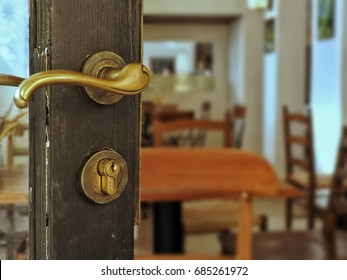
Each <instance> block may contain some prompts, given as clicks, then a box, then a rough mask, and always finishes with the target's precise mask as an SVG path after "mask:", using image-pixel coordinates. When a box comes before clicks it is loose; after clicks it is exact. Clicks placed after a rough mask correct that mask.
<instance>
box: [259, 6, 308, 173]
mask: <svg viewBox="0 0 347 280" xmlns="http://www.w3.org/2000/svg"><path fill="white" fill-rule="evenodd" d="M307 1H308V0H279V1H275V2H274V8H273V10H272V11H270V12H268V13H267V14H266V15H265V19H269V18H273V19H274V20H275V51H274V52H273V53H267V54H264V68H263V69H264V87H263V88H264V99H263V100H264V116H263V127H264V134H263V152H264V155H265V157H266V158H267V159H268V160H269V161H270V162H271V163H272V165H273V166H274V167H275V169H276V171H277V173H278V175H279V176H281V177H282V176H283V175H284V144H283V125H282V107H283V105H287V106H288V107H289V109H290V110H291V111H302V110H303V108H304V106H305V89H306V83H305V82H306V81H305V73H306V72H305V61H306V43H307V39H306V38H307V32H306V20H307V3H308V2H307Z"/></svg>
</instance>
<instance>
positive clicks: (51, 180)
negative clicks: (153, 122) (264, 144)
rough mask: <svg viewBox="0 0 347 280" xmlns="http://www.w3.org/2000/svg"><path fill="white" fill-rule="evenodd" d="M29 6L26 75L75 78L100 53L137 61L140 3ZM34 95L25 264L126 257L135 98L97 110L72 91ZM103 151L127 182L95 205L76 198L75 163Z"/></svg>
mask: <svg viewBox="0 0 347 280" xmlns="http://www.w3.org/2000/svg"><path fill="white" fill-rule="evenodd" d="M35 3H36V4H35V5H33V4H32V11H31V13H32V14H34V15H36V16H35V20H36V27H35V26H32V27H33V29H34V31H32V33H31V36H32V39H31V52H32V53H33V54H34V56H35V55H36V57H37V59H34V60H33V61H32V65H33V67H32V71H34V72H37V71H39V70H44V69H45V68H48V69H49V68H51V69H66V70H73V71H79V70H80V69H81V66H82V63H83V61H84V59H85V58H86V57H87V56H88V55H90V54H92V53H95V52H98V51H103V50H108V51H113V52H115V53H117V54H119V55H120V56H121V57H122V58H123V59H124V60H125V62H126V63H131V62H140V60H141V32H142V27H141V24H142V23H141V14H142V1H140V0H129V1H117V0H90V1H77V0H73V1H63V0H51V1H36V2H35ZM47 22H50V24H48V25H47V24H44V23H47ZM34 24H35V22H34ZM47 34H50V35H49V36H47ZM33 38H35V39H33ZM45 48H47V49H46V51H45ZM38 49H39V51H38ZM39 52H40V53H43V54H45V53H47V55H43V57H42V56H40V55H38V53H39ZM44 57H45V59H44ZM42 91H44V90H42ZM42 91H41V93H36V97H35V99H34V101H33V102H31V108H30V109H31V110H33V111H31V134H32V136H31V138H30V139H31V142H32V145H31V151H32V152H33V153H32V154H33V156H32V161H31V165H32V167H31V177H32V178H31V186H34V187H33V189H34V188H35V191H33V203H34V208H35V210H33V211H34V213H33V214H34V218H32V220H31V221H32V223H31V225H32V227H33V234H34V237H32V238H31V239H30V240H31V241H32V242H34V243H35V244H36V245H31V249H33V250H34V251H33V252H32V255H31V258H49V259H131V258H133V225H134V219H135V216H136V211H134V200H135V201H136V199H137V197H138V177H139V176H138V166H139V158H138V154H139V108H140V97H139V96H134V97H124V98H123V99H122V100H121V101H120V102H118V103H116V104H114V105H109V106H104V105H99V104H97V103H94V102H93V101H91V100H90V99H89V97H88V96H87V95H86V94H85V93H84V92H83V90H82V89H81V88H79V87H74V86H65V85H64V86H53V87H51V89H50V90H49V91H47V92H46V96H45V94H43V92H42ZM46 104H47V106H46ZM46 107H47V110H46ZM46 134H47V141H46ZM43 147H47V148H43ZM104 148H112V149H114V150H116V151H117V152H118V153H120V154H121V155H122V156H123V157H124V158H125V160H126V162H127V164H128V170H129V180H128V184H127V186H126V189H125V191H124V193H123V194H122V195H121V197H120V198H118V199H117V200H115V201H114V202H112V203H110V204H106V205H97V204H95V203H92V202H90V201H88V200H87V199H86V198H85V197H84V195H83V194H82V193H81V192H79V189H78V184H79V176H80V172H81V169H82V167H83V164H84V163H85V162H86V160H87V159H88V158H89V157H90V156H91V155H92V154H94V153H95V152H97V151H99V150H101V149H104ZM46 158H47V165H46ZM46 168H47V169H46ZM135 205H136V202H135ZM46 210H47V211H46ZM33 219H35V221H33ZM45 227H46V228H47V235H45V229H46V228H45Z"/></svg>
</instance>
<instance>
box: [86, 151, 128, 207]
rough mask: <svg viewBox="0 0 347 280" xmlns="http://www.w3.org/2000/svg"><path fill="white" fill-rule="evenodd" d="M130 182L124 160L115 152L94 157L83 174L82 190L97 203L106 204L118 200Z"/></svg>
mask: <svg viewBox="0 0 347 280" xmlns="http://www.w3.org/2000/svg"><path fill="white" fill-rule="evenodd" d="M127 182H128V168H127V164H126V162H125V160H124V158H123V157H122V156H121V155H120V154H118V153H117V152H115V151H113V150H103V151H100V152H97V153H96V154H94V155H92V156H91V157H90V158H89V160H88V161H87V162H86V164H85V165H84V167H83V170H82V173H81V189H82V191H83V193H84V194H85V195H86V196H87V197H88V198H89V199H90V200H91V201H94V202H95V203H98V204H105V203H109V202H111V201H113V200H115V199H116V198H118V197H119V196H120V195H121V194H122V192H123V191H124V188H125V186H126V184H127Z"/></svg>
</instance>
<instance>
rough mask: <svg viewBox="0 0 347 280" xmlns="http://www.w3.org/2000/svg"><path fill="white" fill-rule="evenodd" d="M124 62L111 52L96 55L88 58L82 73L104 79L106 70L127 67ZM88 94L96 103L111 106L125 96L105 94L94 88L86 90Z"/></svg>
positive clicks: (86, 88)
mask: <svg viewBox="0 0 347 280" xmlns="http://www.w3.org/2000/svg"><path fill="white" fill-rule="evenodd" d="M125 65H126V64H125V62H124V60H123V59H122V58H121V57H120V56H119V55H117V54H115V53H113V52H109V51H102V52H97V53H94V54H92V55H90V56H88V57H87V58H86V60H85V61H84V63H83V66H82V70H81V71H82V73H84V74H87V75H91V76H94V77H99V78H104V77H103V71H104V70H105V69H110V68H111V69H114V70H121V69H122V68H123V67H124V66H125ZM84 89H85V91H86V92H87V94H88V95H89V97H90V98H91V99H93V100H94V101H95V102H97V103H99V104H103V105H109V104H113V103H116V102H118V101H119V100H120V99H121V98H122V97H123V95H120V94H115V93H112V92H105V91H103V90H98V89H94V88H88V87H85V88H84Z"/></svg>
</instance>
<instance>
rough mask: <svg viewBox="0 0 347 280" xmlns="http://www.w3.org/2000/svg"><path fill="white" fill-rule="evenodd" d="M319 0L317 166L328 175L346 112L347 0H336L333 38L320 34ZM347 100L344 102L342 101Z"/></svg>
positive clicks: (314, 23)
mask: <svg viewBox="0 0 347 280" xmlns="http://www.w3.org/2000/svg"><path fill="white" fill-rule="evenodd" d="M318 2H319V1H318V0H312V12H313V13H312V23H311V24H312V65H311V67H312V83H311V100H312V107H313V118H314V119H313V120H314V137H315V155H316V169H317V171H318V172H319V173H324V174H329V173H331V172H332V171H333V170H334V167H335V159H336V151H337V147H338V142H339V136H340V130H341V126H342V119H344V120H347V114H346V113H343V111H342V106H343V104H345V105H344V106H345V107H344V109H345V110H344V112H346V109H347V106H346V102H345V101H346V94H347V91H346V89H347V84H346V65H347V53H346V46H347V44H346V34H345V33H346V17H345V15H346V12H347V3H346V1H345V0H335V22H334V24H335V32H334V36H333V37H332V38H330V39H326V40H319V39H318V34H317V13H318ZM343 101H344V102H343Z"/></svg>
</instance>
